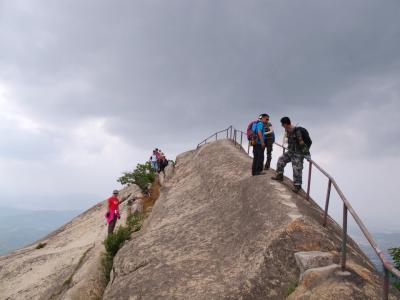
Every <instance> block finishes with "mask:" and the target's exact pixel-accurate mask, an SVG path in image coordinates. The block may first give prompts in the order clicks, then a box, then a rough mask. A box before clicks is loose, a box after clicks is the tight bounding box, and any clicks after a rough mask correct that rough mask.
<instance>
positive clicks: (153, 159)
mask: <svg viewBox="0 0 400 300" xmlns="http://www.w3.org/2000/svg"><path fill="white" fill-rule="evenodd" d="M157 161H158V157H157V150H154V151H153V155H152V156H150V163H151V167H152V168H153V170H154V172H157V171H158V162H157Z"/></svg>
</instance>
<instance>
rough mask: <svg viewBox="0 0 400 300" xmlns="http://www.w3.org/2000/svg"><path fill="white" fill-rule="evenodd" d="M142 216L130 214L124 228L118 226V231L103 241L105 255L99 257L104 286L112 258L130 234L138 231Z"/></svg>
mask: <svg viewBox="0 0 400 300" xmlns="http://www.w3.org/2000/svg"><path fill="white" fill-rule="evenodd" d="M142 220H143V215H142V214H138V213H135V214H131V215H129V216H128V218H127V221H126V226H119V227H118V229H117V230H116V231H115V232H114V233H113V234H111V235H109V236H107V238H106V239H105V240H104V242H103V243H104V248H105V249H106V253H103V255H102V257H101V266H102V271H103V276H104V280H105V285H107V283H108V282H109V281H110V272H111V270H112V266H113V261H114V256H115V255H116V254H117V252H118V250H119V249H121V247H122V245H123V243H124V242H125V241H127V240H129V239H130V238H131V234H132V232H136V231H139V230H140V229H141V227H142Z"/></svg>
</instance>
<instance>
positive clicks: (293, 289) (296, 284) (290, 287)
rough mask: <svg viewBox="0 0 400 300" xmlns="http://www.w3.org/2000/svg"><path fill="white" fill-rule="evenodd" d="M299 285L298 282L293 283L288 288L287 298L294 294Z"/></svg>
mask: <svg viewBox="0 0 400 300" xmlns="http://www.w3.org/2000/svg"><path fill="white" fill-rule="evenodd" d="M298 285H299V284H298V283H297V282H291V283H290V284H289V286H288V288H287V292H286V296H289V295H290V294H292V293H293V292H294V291H295V290H296V288H297V286H298Z"/></svg>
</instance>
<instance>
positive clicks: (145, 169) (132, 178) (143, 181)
mask: <svg viewBox="0 0 400 300" xmlns="http://www.w3.org/2000/svg"><path fill="white" fill-rule="evenodd" d="M122 174H123V175H122V176H121V177H120V178H118V179H117V181H118V182H119V183H121V184H122V185H126V184H127V185H131V184H136V185H137V186H138V187H139V188H140V189H141V191H142V192H143V193H147V192H148V189H149V185H150V184H151V183H153V182H154V180H155V178H156V173H155V172H154V170H153V168H152V167H151V164H150V163H149V162H147V163H145V164H138V165H137V166H136V169H135V170H133V171H132V172H124V173H122Z"/></svg>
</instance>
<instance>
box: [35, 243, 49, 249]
mask: <svg viewBox="0 0 400 300" xmlns="http://www.w3.org/2000/svg"><path fill="white" fill-rule="evenodd" d="M46 245H47V243H39V244H38V245H37V246H36V249H42V248H44V247H46Z"/></svg>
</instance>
